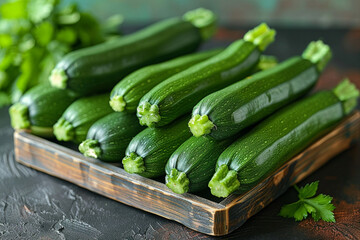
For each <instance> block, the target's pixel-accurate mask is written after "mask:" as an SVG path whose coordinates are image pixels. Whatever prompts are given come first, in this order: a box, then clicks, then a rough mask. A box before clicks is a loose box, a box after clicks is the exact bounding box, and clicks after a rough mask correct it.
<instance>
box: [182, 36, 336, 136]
mask: <svg viewBox="0 0 360 240" xmlns="http://www.w3.org/2000/svg"><path fill="white" fill-rule="evenodd" d="M330 58H331V51H330V48H329V46H327V45H326V44H324V43H323V42H322V41H317V42H311V43H310V44H309V45H308V47H307V48H306V50H305V51H304V54H303V57H300V56H299V57H293V58H290V59H288V60H286V61H284V62H282V63H280V64H278V65H277V66H275V67H273V68H270V69H268V70H265V71H262V72H259V73H257V74H254V75H252V76H251V77H248V78H246V79H244V80H242V81H239V82H237V83H234V84H232V85H230V86H228V87H226V88H224V89H221V90H219V91H217V92H214V93H212V94H210V95H208V96H206V97H205V98H203V99H202V100H201V101H200V102H199V103H198V104H197V105H196V106H195V107H194V109H193V112H192V118H191V120H190V122H189V127H190V130H191V132H192V133H193V135H194V136H196V137H200V136H203V135H207V134H208V135H210V136H211V137H213V138H215V139H216V140H221V139H225V138H228V137H230V136H234V135H235V134H237V133H238V132H240V131H241V130H242V129H244V128H246V127H248V126H250V125H252V124H254V123H256V122H257V121H259V120H261V119H263V118H264V117H266V116H268V115H270V114H271V113H273V112H275V111H276V110H277V109H279V108H281V107H283V106H285V105H287V104H289V103H290V102H292V101H294V100H296V99H298V98H299V97H301V96H303V95H304V94H306V93H308V92H309V91H310V90H311V89H312V88H313V87H314V86H315V84H316V82H317V80H318V79H319V76H320V73H321V71H322V70H323V68H324V67H325V64H326V63H327V62H328V61H329V60H330Z"/></svg>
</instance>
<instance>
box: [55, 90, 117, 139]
mask: <svg viewBox="0 0 360 240" xmlns="http://www.w3.org/2000/svg"><path fill="white" fill-rule="evenodd" d="M108 99H109V94H102V95H95V96H91V97H85V98H81V99H78V100H76V101H75V102H73V103H72V104H71V105H70V106H69V107H68V108H67V109H66V110H65V112H64V113H63V115H62V116H61V117H60V119H59V120H58V121H57V122H56V124H55V125H54V134H55V137H56V139H57V140H59V141H73V142H75V143H81V142H82V141H84V140H85V139H86V135H87V132H88V130H89V128H90V127H91V125H93V124H94V123H95V122H96V121H97V120H98V119H100V118H102V117H104V116H105V115H107V114H109V113H111V112H113V110H112V109H111V107H110V106H109V102H108Z"/></svg>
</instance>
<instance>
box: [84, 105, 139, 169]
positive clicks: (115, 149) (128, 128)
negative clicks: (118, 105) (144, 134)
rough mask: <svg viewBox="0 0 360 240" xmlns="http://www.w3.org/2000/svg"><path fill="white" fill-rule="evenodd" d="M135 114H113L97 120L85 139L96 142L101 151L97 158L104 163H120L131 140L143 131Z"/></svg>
mask: <svg viewBox="0 0 360 240" xmlns="http://www.w3.org/2000/svg"><path fill="white" fill-rule="evenodd" d="M143 129H144V127H142V126H141V125H140V124H139V121H138V120H137V118H136V115H135V114H131V113H126V112H114V113H110V114H108V115H106V116H105V117H103V118H101V119H99V120H97V121H96V122H95V123H94V124H93V125H92V126H91V127H90V129H89V131H88V133H87V137H86V139H93V140H97V142H98V145H99V147H100V149H101V154H100V156H99V157H98V158H99V159H100V160H102V161H106V162H120V161H121V160H122V158H123V157H124V156H125V150H126V147H127V146H128V144H129V143H130V141H131V139H132V138H133V137H134V136H135V135H136V134H137V133H139V132H140V131H141V130H143Z"/></svg>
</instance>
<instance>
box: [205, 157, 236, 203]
mask: <svg viewBox="0 0 360 240" xmlns="http://www.w3.org/2000/svg"><path fill="white" fill-rule="evenodd" d="M208 186H209V188H210V190H211V194H212V195H214V196H216V197H224V198H225V197H227V196H229V195H230V194H231V193H233V192H234V191H236V190H237V189H238V188H239V187H240V182H239V180H238V178H237V172H236V171H235V170H229V168H228V166H227V165H226V164H224V165H221V166H220V167H219V168H218V169H217V170H216V172H215V174H214V176H213V177H212V178H211V180H210V182H209V185H208Z"/></svg>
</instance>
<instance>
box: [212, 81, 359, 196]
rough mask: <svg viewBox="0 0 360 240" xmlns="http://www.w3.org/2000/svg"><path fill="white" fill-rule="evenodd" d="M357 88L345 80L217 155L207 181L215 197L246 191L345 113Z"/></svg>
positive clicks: (284, 111) (274, 117)
mask: <svg viewBox="0 0 360 240" xmlns="http://www.w3.org/2000/svg"><path fill="white" fill-rule="evenodd" d="M357 96H359V91H358V90H357V89H356V87H355V85H353V84H352V83H350V82H349V81H348V80H345V81H343V82H341V83H340V84H339V85H338V86H337V87H336V88H335V89H333V90H332V91H331V90H329V91H323V92H319V93H316V94H314V95H312V96H310V97H307V98H305V99H303V100H300V101H298V102H296V103H294V104H292V105H290V106H288V107H286V108H284V109H282V110H280V111H278V112H277V113H275V114H274V115H272V116H271V117H269V118H267V119H266V120H264V121H263V122H261V123H260V124H259V125H257V126H256V127H255V128H253V129H252V130H251V131H250V132H248V133H247V134H245V135H244V136H243V137H241V138H239V139H238V140H236V141H235V142H234V143H233V144H232V145H230V146H229V147H228V148H227V149H226V150H225V151H224V152H223V153H222V154H221V155H220V157H219V159H218V161H217V163H216V172H215V174H214V176H213V177H212V179H211V181H210V182H209V187H210V189H211V193H212V194H213V195H215V196H217V197H227V196H228V195H229V194H231V193H233V192H236V193H243V192H245V191H248V190H249V189H251V188H252V187H254V186H255V185H256V184H258V183H259V182H260V181H261V180H263V179H264V178H265V177H267V176H268V175H269V174H271V173H272V172H273V171H275V170H276V169H278V168H279V167H280V166H281V165H282V164H284V163H285V162H286V161H288V160H290V159H291V158H292V157H293V156H295V155H296V154H298V153H299V152H300V151H302V150H303V149H304V148H306V147H307V146H308V145H310V144H311V143H312V142H313V141H314V140H316V139H317V138H318V137H320V136H321V135H323V134H324V133H326V132H327V131H328V130H329V129H330V128H331V127H333V126H334V125H335V124H336V123H338V122H339V121H340V120H341V119H343V118H344V117H345V116H346V115H347V114H349V113H350V112H351V111H352V110H353V109H354V108H355V107H356V104H357V99H356V98H357Z"/></svg>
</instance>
